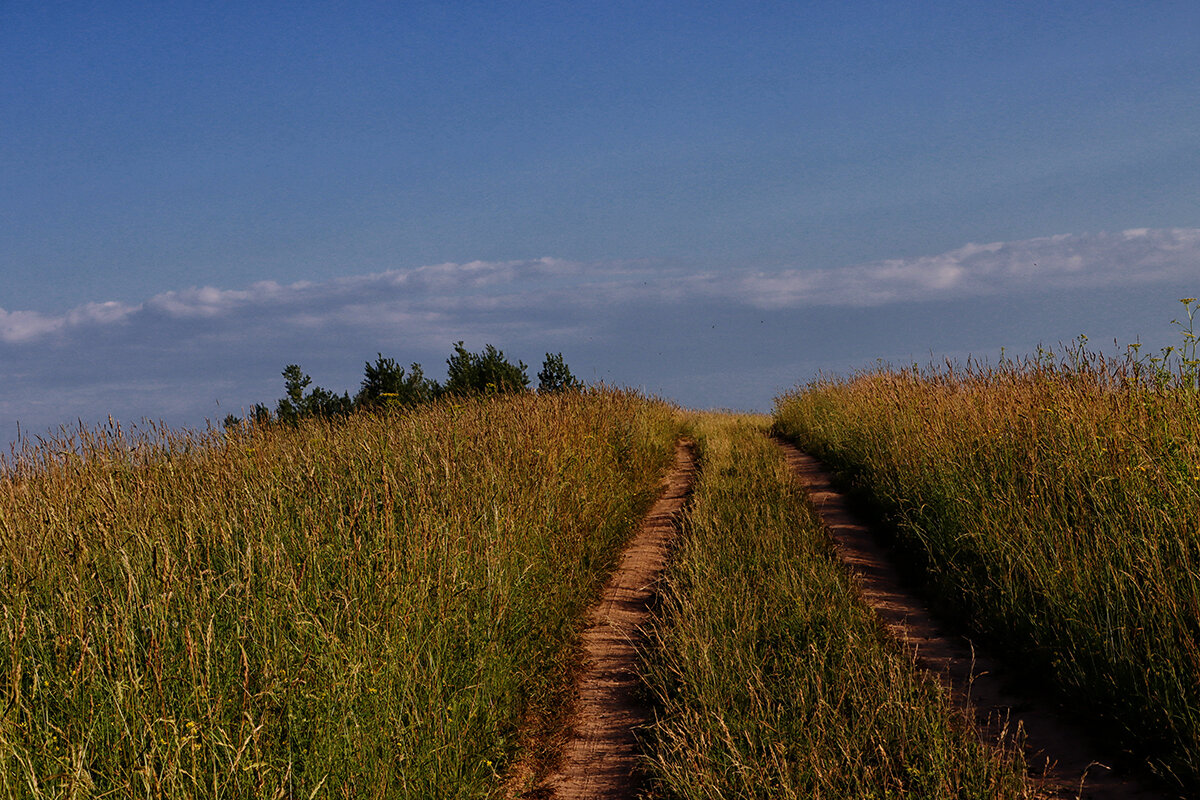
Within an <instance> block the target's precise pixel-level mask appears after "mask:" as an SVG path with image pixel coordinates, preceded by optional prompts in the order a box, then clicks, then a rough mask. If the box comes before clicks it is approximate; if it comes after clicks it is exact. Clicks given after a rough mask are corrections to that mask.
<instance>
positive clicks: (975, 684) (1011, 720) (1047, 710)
mask: <svg viewBox="0 0 1200 800" xmlns="http://www.w3.org/2000/svg"><path fill="white" fill-rule="evenodd" d="M779 444H780V446H781V447H782V448H783V450H784V453H785V455H786V457H787V460H788V464H789V465H790V466H791V468H792V470H793V471H794V472H795V473H796V475H797V476H798V477H799V478H800V480H801V481H802V482H803V484H804V486H805V487H806V489H807V490H808V495H809V498H810V500H811V502H812V504H813V506H814V507H815V508H816V510H817V512H818V513H819V514H820V515H821V517H822V519H823V520H824V522H825V524H826V526H827V527H828V528H829V531H830V533H831V535H832V537H833V541H834V544H835V546H836V548H837V552H838V554H839V555H840V556H841V559H842V561H843V562H844V563H845V564H846V565H847V567H848V568H849V569H850V571H851V573H853V574H854V575H855V576H856V578H857V580H858V585H859V589H860V591H861V593H862V596H863V599H864V600H865V601H866V602H867V603H868V604H869V605H870V606H871V607H872V608H874V609H875V611H876V613H877V614H878V616H879V619H880V620H881V621H882V622H883V624H884V625H885V626H886V627H887V629H888V631H889V632H890V633H891V634H892V635H893V636H894V637H896V639H898V640H899V641H900V642H902V643H903V644H904V646H905V647H906V648H907V649H909V651H910V652H912V653H913V654H914V656H915V658H916V661H917V663H919V664H920V665H921V666H922V667H924V668H925V669H926V670H928V671H929V672H930V673H932V674H933V675H935V676H937V678H939V679H940V680H941V682H942V683H943V685H945V686H946V687H947V688H948V690H949V691H950V693H951V695H952V696H953V697H954V698H955V699H956V700H957V701H958V702H959V703H960V704H961V705H962V706H963V707H964V708H966V709H969V713H970V714H972V715H973V719H974V721H975V723H976V725H977V726H978V727H979V729H980V732H981V735H983V736H984V737H985V738H991V739H993V740H994V738H995V736H996V734H997V733H998V732H999V731H1000V730H1001V728H1002V727H1003V726H1007V729H1008V730H1009V731H1010V732H1011V731H1015V730H1017V727H1018V726H1019V727H1020V729H1021V731H1022V732H1023V734H1024V740H1025V758H1026V762H1027V764H1028V765H1029V769H1030V778H1031V780H1033V781H1034V783H1035V785H1036V786H1037V788H1038V790H1039V791H1040V792H1044V793H1045V796H1047V797H1055V798H1079V799H1080V800H1101V798H1105V799H1107V798H1112V799H1113V800H1116V799H1117V798H1121V799H1124V798H1150V797H1163V796H1164V795H1163V793H1162V792H1161V791H1154V790H1152V789H1151V788H1149V787H1148V786H1147V785H1145V784H1144V783H1143V782H1140V781H1139V780H1138V779H1137V778H1136V777H1134V776H1130V775H1124V774H1120V773H1119V772H1118V771H1116V770H1114V769H1111V768H1110V767H1109V766H1106V764H1109V763H1111V761H1110V760H1109V759H1108V758H1107V757H1106V756H1105V755H1102V752H1101V750H1102V747H1098V746H1097V744H1096V743H1095V742H1093V741H1091V739H1090V738H1089V735H1088V733H1087V731H1086V730H1085V729H1084V728H1083V727H1082V725H1081V723H1080V722H1079V721H1078V720H1076V719H1074V718H1073V717H1072V715H1071V713H1070V712H1069V711H1068V710H1065V709H1061V708H1057V707H1054V706H1053V704H1052V703H1051V702H1050V701H1048V700H1047V699H1046V695H1045V694H1044V692H1042V691H1041V690H1040V689H1039V687H1030V686H1028V685H1025V686H1022V685H1020V684H1019V682H1018V679H1017V678H1016V677H1015V675H1014V673H1013V672H1012V671H1011V670H1006V669H1005V665H1004V663H1003V662H1002V661H999V660H997V659H994V658H990V657H988V656H986V655H984V654H982V653H980V652H978V651H977V650H976V649H975V648H974V647H973V646H972V644H971V642H970V640H968V639H967V638H966V637H965V636H963V635H962V634H961V633H957V632H954V631H951V630H948V629H946V628H945V627H943V626H942V625H941V624H940V623H939V622H938V621H937V620H936V619H935V618H934V617H933V616H932V615H931V614H930V612H929V610H928V608H927V607H926V605H925V604H924V603H923V602H922V601H921V600H920V599H919V598H918V597H917V596H916V595H915V594H913V593H912V592H910V591H908V590H907V589H906V588H905V586H904V583H903V581H902V580H901V577H900V573H899V571H898V570H897V568H896V566H895V564H894V562H893V560H892V557H891V555H890V553H889V552H888V550H887V548H885V547H884V546H883V545H881V544H880V542H879V539H878V537H877V536H876V535H875V534H874V532H873V531H872V530H871V529H870V527H869V526H868V525H867V524H866V523H865V522H863V520H862V519H861V518H860V517H859V516H858V515H856V514H855V513H854V512H853V511H852V510H851V509H850V506H849V504H848V503H847V500H846V497H845V496H844V495H842V494H841V493H840V492H838V491H836V490H835V489H834V487H833V479H832V475H831V474H830V473H829V471H828V470H826V469H825V467H824V465H822V464H821V462H820V461H818V460H817V459H816V458H813V457H812V456H810V455H808V454H806V453H804V452H802V451H800V450H799V449H798V448H796V447H795V446H793V445H791V444H790V443H787V442H783V441H780V442H779ZM1014 656H1016V654H1014Z"/></svg>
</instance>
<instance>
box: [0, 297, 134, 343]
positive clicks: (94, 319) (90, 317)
mask: <svg viewBox="0 0 1200 800" xmlns="http://www.w3.org/2000/svg"><path fill="white" fill-rule="evenodd" d="M138 308H139V306H128V305H125V304H123V303H117V302H113V301H109V302H105V303H85V304H84V305H81V306H77V307H75V308H73V309H71V310H70V311H68V312H67V313H65V314H59V315H51V314H42V313H39V312H37V311H5V310H4V309H2V308H0V342H6V343H9V344H20V343H23V342H31V341H35V340H39V339H44V338H45V337H47V336H50V335H52V334H56V333H62V332H66V331H69V330H70V329H72V328H83V327H88V326H97V325H114V324H118V323H123V322H125V321H126V320H127V319H128V318H129V316H130V315H131V314H133V313H134V312H135V311H137V310H138Z"/></svg>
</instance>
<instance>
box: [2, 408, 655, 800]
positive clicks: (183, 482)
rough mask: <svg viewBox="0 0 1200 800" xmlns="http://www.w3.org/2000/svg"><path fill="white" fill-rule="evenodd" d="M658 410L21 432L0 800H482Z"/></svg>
mask: <svg viewBox="0 0 1200 800" xmlns="http://www.w3.org/2000/svg"><path fill="white" fill-rule="evenodd" d="M677 430H678V421H677V412H676V411H675V410H674V409H672V408H670V407H668V406H666V405H664V404H662V403H659V402H654V401H649V400H645V399H642V398H640V397H637V396H634V395H630V394H626V393H621V392H607V391H604V392H589V393H586V394H584V395H578V394H573V395H566V396H551V397H542V396H533V395H526V396H520V397H509V398H496V399H491V400H486V401H484V400H480V401H464V402H459V403H457V404H454V403H442V404H437V405H434V406H432V407H429V408H427V409H423V410H420V411H417V412H414V413H412V414H410V415H407V416H390V417H371V416H367V415H355V416H353V417H351V418H350V419H349V420H347V421H345V422H342V423H336V424H325V423H319V422H312V423H305V424H302V425H300V426H298V427H291V426H271V427H269V428H266V429H253V428H243V429H240V430H237V431H234V432H231V433H229V434H219V433H209V434H201V435H192V434H177V433H171V432H168V431H151V432H150V433H149V434H147V435H132V436H131V435H127V434H124V433H122V432H121V431H119V430H117V429H116V428H115V427H113V428H110V429H106V430H101V431H95V432H91V433H86V434H82V435H77V436H74V437H65V436H64V437H63V438H61V439H59V440H56V441H51V442H46V443H43V444H42V445H41V446H39V447H38V448H28V449H26V450H25V452H24V453H23V454H22V456H21V457H20V458H19V459H17V460H16V461H14V462H12V463H10V464H9V465H8V467H7V469H6V472H5V474H4V476H3V478H2V479H0V703H2V704H3V705H2V706H0V708H2V711H0V793H2V794H3V795H4V796H6V797H14V798H15V797H64V798H65V797H103V796H113V797H155V798H181V797H228V798H236V797H247V798H248V797H256V798H269V797H280V798H282V797H288V798H292V797H297V798H309V797H317V796H320V797H354V798H360V797H414V798H417V797H420V798H428V797H435V796H436V797H485V796H488V795H489V794H490V793H493V792H495V791H496V789H497V786H498V783H499V781H498V776H499V774H500V773H501V772H502V771H503V770H504V768H505V765H506V764H507V763H508V761H509V759H510V758H511V756H512V755H513V751H514V747H515V742H516V732H517V729H518V726H519V725H520V724H521V723H522V721H523V720H524V721H527V720H529V719H531V718H532V719H536V718H537V717H539V716H541V715H552V714H554V713H555V710H556V708H557V707H558V705H559V701H560V700H561V697H562V693H563V691H564V681H566V680H567V679H568V678H569V677H570V675H569V673H570V668H571V659H572V653H573V647H574V643H575V640H576V630H575V625H576V617H577V616H578V615H579V613H580V612H581V611H582V609H583V608H585V607H586V605H587V604H588V602H589V601H590V599H591V598H592V597H593V596H594V594H595V592H596V590H597V588H598V586H599V584H600V583H601V582H602V581H603V578H604V575H605V574H606V572H607V571H608V570H609V569H610V568H611V566H612V563H613V559H614V554H615V553H616V552H617V551H618V550H619V548H620V546H621V545H622V543H623V542H624V541H625V539H626V538H627V536H628V534H629V533H630V531H631V530H632V527H633V525H634V524H635V523H636V521H637V520H638V518H639V515H640V513H641V512H642V511H643V509H644V507H645V505H646V504H647V502H648V501H649V500H650V499H651V498H652V496H653V494H654V491H655V490H656V488H657V485H658V481H659V479H660V477H661V473H662V471H663V469H664V468H665V467H666V465H667V464H668V460H669V457H670V454H671V452H672V442H673V441H674V439H675V437H676V434H677Z"/></svg>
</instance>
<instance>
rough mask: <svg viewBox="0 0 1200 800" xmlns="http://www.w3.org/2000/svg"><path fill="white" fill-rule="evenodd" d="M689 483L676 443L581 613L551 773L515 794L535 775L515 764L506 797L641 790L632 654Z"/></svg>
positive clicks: (643, 715)
mask: <svg viewBox="0 0 1200 800" xmlns="http://www.w3.org/2000/svg"><path fill="white" fill-rule="evenodd" d="M695 479H696V456H695V451H694V444H693V443H692V442H690V441H680V442H677V443H676V445H675V464H674V467H673V468H672V470H671V473H670V474H669V475H668V476H667V478H666V479H665V480H664V481H663V488H662V491H661V493H660V494H659V497H658V499H657V500H656V501H655V502H654V505H652V506H651V507H650V511H649V512H648V513H647V514H646V516H645V518H644V519H643V520H642V522H641V524H640V526H639V527H638V530H637V533H636V534H635V535H634V538H633V540H632V541H631V542H630V544H629V545H628V546H627V547H626V548H625V551H624V552H623V553H622V555H621V561H620V563H619V564H618V566H617V569H616V571H615V572H614V573H613V574H612V576H611V577H610V578H609V580H608V583H607V584H605V586H604V589H603V591H602V592H601V595H600V599H599V601H598V602H597V603H596V605H594V606H593V607H592V608H591V610H590V611H589V612H588V622H587V627H586V629H585V630H584V632H583V635H582V637H581V644H582V650H583V659H582V665H581V668H580V671H579V675H578V678H577V679H576V686H575V693H574V701H573V708H572V710H571V715H570V717H569V718H568V721H567V727H568V730H567V731H566V732H565V735H564V736H563V737H562V742H563V744H562V745H561V750H560V755H559V758H558V761H557V768H556V769H555V770H554V771H553V773H552V774H550V775H548V776H547V777H545V778H544V779H542V780H541V781H538V783H537V786H536V787H535V788H532V789H528V790H525V791H523V792H522V791H521V789H520V785H521V784H527V783H529V782H531V780H532V775H531V773H532V772H533V771H534V769H535V768H534V767H532V766H530V765H528V764H518V765H517V766H516V767H515V768H514V770H513V776H512V777H511V778H510V780H509V781H508V784H509V786H510V787H512V788H511V789H510V791H509V792H506V794H508V795H512V794H514V793H515V794H516V795H517V796H518V797H521V798H527V799H528V800H532V799H533V798H557V799H558V800H583V799H584V798H587V800H600V799H601V798H604V800H632V799H633V798H634V797H636V796H637V793H638V790H639V789H641V788H643V787H644V785H645V776H644V775H643V774H642V773H641V771H640V770H639V755H640V752H639V750H638V746H637V740H636V737H635V733H634V731H635V729H636V728H638V727H640V726H643V725H647V724H649V722H650V708H649V706H648V705H647V704H646V703H645V702H644V701H643V700H642V698H641V697H640V695H639V690H640V687H641V681H640V679H639V677H638V673H637V647H638V645H639V644H640V643H641V641H642V640H643V636H642V634H641V628H642V626H644V625H645V624H646V623H648V622H649V621H650V606H651V602H652V600H653V599H654V596H655V593H656V588H655V584H656V583H657V581H658V578H659V576H660V575H661V574H662V571H663V569H664V567H665V566H666V561H667V555H668V552H669V550H670V546H671V543H672V541H673V540H674V539H675V536H676V535H677V533H678V531H679V525H680V522H681V520H682V517H683V514H684V508H685V506H686V503H687V499H688V497H689V495H690V494H691V491H692V487H693V485H694V483H695Z"/></svg>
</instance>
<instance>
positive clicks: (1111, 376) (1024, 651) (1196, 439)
mask: <svg viewBox="0 0 1200 800" xmlns="http://www.w3.org/2000/svg"><path fill="white" fill-rule="evenodd" d="M1069 355H1070V358H1068V359H1067V360H1065V361H1063V362H1054V361H1051V360H1050V359H1047V358H1040V359H1038V360H1035V361H1031V362H1027V363H1015V362H1011V361H1009V362H1005V363H1003V364H1001V365H1000V366H999V367H997V368H992V369H980V368H976V369H960V370H942V371H930V372H927V373H924V374H922V373H918V372H915V371H908V370H905V371H889V370H882V371H879V372H874V373H869V374H863V375H859V376H856V377H853V378H849V379H845V380H827V381H821V382H818V383H815V384H813V385H810V386H808V387H807V388H803V389H798V390H796V391H795V392H792V393H789V394H786V395H784V396H782V397H780V398H779V399H778V400H777V408H776V414H775V426H776V429H777V430H778V431H779V432H780V433H782V434H783V435H785V436H787V437H789V438H791V439H792V440H794V441H796V442H797V443H798V444H800V445H801V446H802V447H804V448H806V449H807V450H808V451H809V452H811V453H813V454H814V455H816V456H818V457H820V458H822V459H824V460H825V461H826V462H827V463H829V464H830V465H831V466H832V467H833V468H834V469H835V470H837V471H839V472H840V473H841V474H842V476H843V477H844V478H845V479H846V480H847V481H849V482H850V483H851V484H852V486H853V487H855V488H856V489H857V491H858V492H859V493H860V494H862V495H863V496H865V497H867V498H868V499H869V500H870V501H871V502H872V503H873V505H874V506H875V508H876V509H877V510H878V511H879V512H880V513H881V514H882V515H883V516H884V517H885V518H886V519H887V520H889V521H890V523H891V524H892V526H894V529H895V531H896V535H897V538H898V541H899V543H900V544H901V545H902V546H903V547H905V548H906V549H907V551H908V552H909V554H910V555H911V556H912V559H913V562H914V564H915V565H916V566H917V567H918V568H919V569H922V570H923V574H924V575H925V577H926V578H927V581H928V584H929V586H930V587H931V591H932V593H933V594H934V595H935V596H936V597H938V598H939V599H940V601H941V602H942V604H943V605H944V607H945V609H946V610H947V611H948V612H950V613H954V614H957V615H960V616H961V617H962V618H963V619H964V621H965V622H967V623H968V624H969V625H971V626H972V627H973V628H974V629H975V630H976V631H977V632H979V633H981V634H983V636H984V638H986V639H989V640H990V641H991V642H992V643H993V644H995V645H997V646H998V647H1000V648H1006V649H1009V650H1011V651H1013V652H1015V653H1020V662H1021V664H1019V665H1018V666H1024V667H1025V668H1026V669H1028V670H1029V672H1030V674H1031V675H1036V676H1037V677H1038V680H1040V681H1047V680H1048V681H1051V682H1052V683H1053V685H1054V686H1055V687H1056V688H1057V689H1058V690H1059V691H1061V692H1062V693H1063V694H1064V695H1065V697H1066V699H1067V700H1068V703H1069V705H1070V707H1072V708H1075V709H1078V710H1079V711H1080V712H1081V713H1085V714H1091V715H1093V716H1094V717H1095V718H1096V719H1097V720H1098V724H1099V726H1100V727H1099V730H1102V731H1105V732H1106V735H1107V736H1109V737H1110V738H1115V739H1116V740H1117V741H1119V742H1121V743H1122V744H1123V745H1124V746H1125V747H1128V748H1129V749H1131V750H1132V751H1133V752H1134V754H1135V755H1136V756H1138V757H1139V758H1141V759H1145V760H1146V761H1147V762H1148V763H1149V764H1150V765H1151V767H1152V768H1153V769H1154V770H1155V771H1157V772H1158V773H1159V774H1160V775H1161V776H1163V777H1164V778H1165V779H1167V780H1168V781H1170V782H1173V783H1177V784H1178V785H1180V786H1182V787H1183V788H1185V789H1186V790H1188V791H1192V792H1194V791H1197V790H1200V680H1198V676H1200V395H1198V394H1197V392H1196V390H1195V388H1194V378H1192V379H1191V381H1192V382H1189V380H1177V381H1167V380H1165V377H1164V373H1163V372H1161V371H1159V372H1158V373H1157V375H1156V376H1154V377H1153V379H1151V380H1148V379H1147V378H1146V375H1145V373H1144V372H1143V371H1142V370H1141V365H1140V364H1138V363H1137V362H1135V361H1132V360H1127V361H1122V362H1116V361H1107V360H1104V359H1102V358H1100V357H1098V356H1088V355H1086V354H1083V353H1080V352H1078V351H1076V352H1069Z"/></svg>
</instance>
